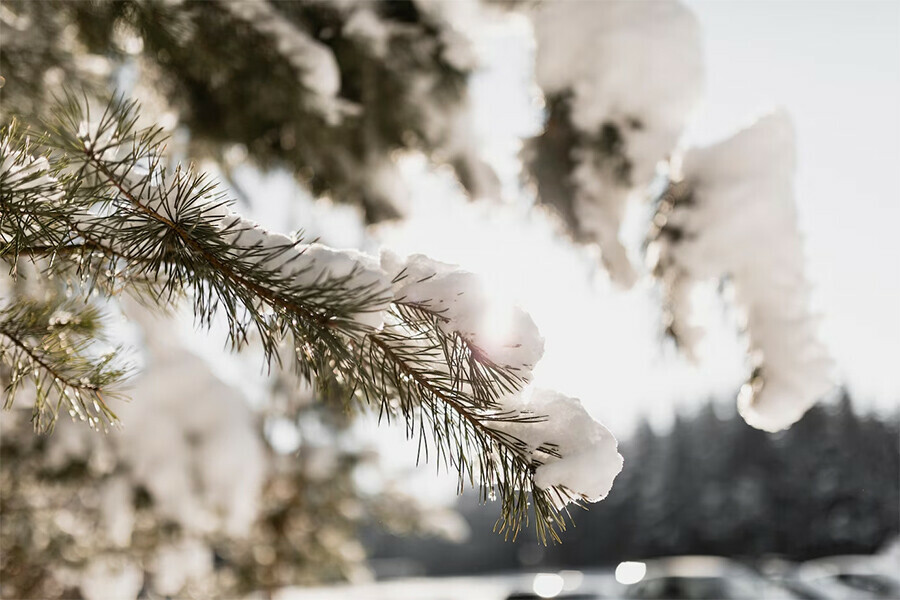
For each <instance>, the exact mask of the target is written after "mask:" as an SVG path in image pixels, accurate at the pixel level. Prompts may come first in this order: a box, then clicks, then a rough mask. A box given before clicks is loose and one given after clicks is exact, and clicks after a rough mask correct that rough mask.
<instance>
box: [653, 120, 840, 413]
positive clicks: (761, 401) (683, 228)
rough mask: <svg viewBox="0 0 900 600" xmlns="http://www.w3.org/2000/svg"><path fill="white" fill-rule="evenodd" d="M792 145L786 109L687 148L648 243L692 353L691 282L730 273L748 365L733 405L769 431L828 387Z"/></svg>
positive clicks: (675, 327) (675, 331)
mask: <svg viewBox="0 0 900 600" xmlns="http://www.w3.org/2000/svg"><path fill="white" fill-rule="evenodd" d="M794 154H795V151H794V131H793V127H792V124H791V120H790V117H789V116H788V115H787V114H786V113H785V112H783V111H779V112H775V113H772V114H770V115H768V116H765V117H763V118H761V119H760V120H758V121H757V122H756V123H754V124H753V125H752V126H750V127H748V128H746V129H744V130H742V131H740V132H738V133H737V134H735V135H734V136H732V137H731V138H728V139H726V140H724V141H722V142H719V143H717V144H714V145H711V146H707V147H702V148H694V149H691V150H689V151H688V152H686V153H685V155H684V157H683V159H682V160H681V165H680V169H677V170H676V171H675V172H673V173H672V181H671V182H670V184H669V187H668V189H667V190H666V191H665V192H664V193H663V195H662V196H661V198H660V200H659V206H658V210H657V214H656V217H655V218H654V223H655V225H654V228H653V230H652V232H651V236H650V237H651V241H650V243H649V245H648V258H649V260H650V262H651V266H652V267H653V269H654V274H655V275H656V276H657V277H658V278H659V279H660V281H661V282H662V285H663V287H664V289H665V292H666V306H667V309H668V323H667V327H668V328H669V332H670V334H671V335H672V336H673V337H674V338H675V340H676V341H677V342H678V343H679V345H681V346H682V347H684V348H685V349H686V350H687V351H688V352H690V350H691V348H692V347H693V346H694V344H695V343H696V342H697V339H698V337H699V336H700V335H701V334H702V331H700V330H699V329H697V328H696V327H694V326H693V325H692V323H691V305H690V292H691V290H692V288H693V286H694V285H695V284H696V283H698V282H701V281H704V280H710V279H726V280H727V281H728V284H729V285H730V287H731V290H732V292H733V303H734V305H735V306H736V307H737V308H738V309H739V310H740V312H741V320H742V325H743V328H744V330H745V331H746V334H747V338H748V343H749V356H750V360H751V365H750V366H751V368H752V374H751V377H750V379H749V381H748V382H747V383H746V384H744V386H743V387H742V388H741V391H740V395H739V397H738V407H739V409H740V412H741V415H742V416H743V417H744V419H745V420H746V421H747V422H748V423H749V424H750V425H753V426H754V427H758V428H760V429H765V430H767V431H777V430H779V429H784V428H785V427H788V426H790V425H792V424H793V423H794V422H796V421H797V420H799V419H800V417H801V416H803V413H804V412H806V410H807V409H809V407H810V406H812V405H813V403H815V402H816V400H818V399H819V398H821V397H822V396H823V395H824V394H826V393H827V392H828V391H829V389H831V387H832V381H831V378H830V370H831V360H830V359H829V357H828V355H827V352H826V350H825V349H824V347H823V346H822V344H821V342H820V341H819V339H818V335H817V322H816V319H815V318H814V317H813V316H812V315H811V314H810V312H809V299H810V293H809V286H808V284H807V282H806V280H805V277H804V257H803V244H802V239H801V237H800V233H799V232H798V228H797V214H796V208H795V206H794V168H795V156H794Z"/></svg>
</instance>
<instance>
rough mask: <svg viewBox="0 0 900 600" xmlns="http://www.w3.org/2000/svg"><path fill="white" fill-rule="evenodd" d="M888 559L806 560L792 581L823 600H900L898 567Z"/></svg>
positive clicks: (852, 557) (884, 557)
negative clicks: (898, 599)
mask: <svg viewBox="0 0 900 600" xmlns="http://www.w3.org/2000/svg"><path fill="white" fill-rule="evenodd" d="M890 563H891V559H890V558H889V557H887V556H882V557H877V556H866V555H845V556H831V557H827V558H818V559H815V560H811V561H807V562H805V563H803V564H802V565H800V567H798V568H797V570H796V571H795V573H794V575H793V577H792V580H793V582H794V584H795V585H796V586H797V587H798V588H802V589H804V590H807V591H808V592H810V594H811V595H815V597H816V598H820V599H822V600H831V599H840V600H856V599H859V600H870V599H877V598H883V599H887V598H890V599H892V600H896V599H897V598H900V579H898V577H897V575H896V572H897V564H890Z"/></svg>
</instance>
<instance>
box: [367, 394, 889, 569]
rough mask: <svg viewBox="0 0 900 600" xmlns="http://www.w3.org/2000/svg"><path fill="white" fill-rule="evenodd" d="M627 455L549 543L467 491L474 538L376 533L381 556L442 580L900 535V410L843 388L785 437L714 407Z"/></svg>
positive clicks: (847, 548)
mask: <svg viewBox="0 0 900 600" xmlns="http://www.w3.org/2000/svg"><path fill="white" fill-rule="evenodd" d="M621 452H622V455H623V456H624V457H625V470H624V471H623V472H622V473H621V474H620V475H619V477H618V479H617V480H616V483H615V486H614V487H613V490H612V492H611V493H610V495H609V497H608V498H607V499H606V500H604V501H603V502H601V503H599V504H596V505H592V506H591V507H590V510H589V511H582V510H580V509H578V508H574V509H573V510H572V515H573V518H574V521H575V526H574V527H569V528H568V529H567V531H566V532H565V534H564V536H563V544H561V545H557V546H551V547H547V548H544V547H541V546H538V545H537V543H536V542H535V540H534V537H533V535H528V533H527V532H526V534H524V535H523V536H520V539H519V540H517V541H516V542H515V543H512V542H504V541H503V538H502V536H498V535H496V534H492V533H491V527H490V523H491V521H492V520H493V519H494V518H495V517H496V513H497V511H496V510H493V509H492V507H491V506H487V507H484V506H479V505H478V503H477V499H476V498H474V497H471V496H464V497H463V498H462V499H461V500H460V506H459V509H460V510H461V511H462V513H463V515H464V516H465V517H466V519H467V520H468V521H469V524H470V526H471V530H472V535H473V536H474V539H471V538H470V539H469V541H468V543H466V544H464V545H461V546H457V545H454V544H451V543H448V542H442V541H438V540H427V539H404V538H395V537H391V536H386V535H384V534H376V533H373V534H372V535H370V536H369V547H370V549H371V551H372V553H373V559H375V561H376V562H375V564H376V566H377V565H378V564H379V560H378V559H390V558H394V559H399V560H398V561H397V562H398V563H401V564H402V563H406V564H407V567H406V570H407V572H412V573H414V572H418V573H428V574H434V575H440V574H453V573H476V572H489V571H499V570H509V569H518V568H535V567H538V566H558V567H576V566H577V567H591V566H597V567H600V566H605V565H610V564H614V563H616V562H618V561H621V560H626V559H635V558H650V557H657V556H667V555H677V554H715V555H721V556H731V557H738V558H741V557H745V558H756V557H760V556H763V555H770V556H771V555H777V556H780V557H783V558H786V559H790V560H798V561H800V560H806V559H810V558H815V557H820V556H828V555H835V554H855V553H871V552H874V551H876V550H878V549H879V548H880V547H881V546H882V545H883V544H885V543H886V542H888V541H889V540H891V539H892V538H894V537H896V536H897V535H898V533H900V415H898V414H897V413H894V414H893V415H891V416H890V417H888V418H884V417H882V418H877V417H875V416H871V415H864V416H863V415H859V414H858V413H857V412H855V411H854V410H853V407H852V402H851V400H850V397H849V396H848V395H847V394H846V393H845V394H843V395H842V397H841V398H840V399H839V400H838V401H837V402H836V403H830V404H824V405H820V406H817V407H815V408H813V409H812V410H810V411H809V412H808V413H807V414H806V416H805V417H804V418H803V419H802V420H801V421H800V422H799V423H797V424H796V425H794V426H793V427H792V428H790V429H789V430H787V431H785V432H781V433H778V434H768V433H764V432H762V431H759V430H756V429H753V428H751V427H749V426H747V425H746V424H745V423H744V421H743V420H742V419H741V418H740V417H739V416H738V415H737V414H736V412H735V411H734V410H733V409H730V410H729V409H724V408H723V407H722V406H721V405H719V404H716V405H713V404H712V403H709V404H707V405H705V406H704V407H703V408H701V409H700V410H699V411H693V412H691V413H690V414H679V415H678V416H677V417H676V419H675V422H674V424H673V426H672V427H671V428H670V429H669V430H668V431H666V432H665V433H663V434H657V433H655V432H654V431H653V430H652V429H651V428H650V426H649V425H647V424H646V423H644V424H642V425H640V426H639V427H638V429H637V430H636V432H635V434H634V435H633V436H632V437H631V438H630V439H629V440H627V441H625V442H624V443H622V444H621ZM389 563H390V561H385V563H383V564H389Z"/></svg>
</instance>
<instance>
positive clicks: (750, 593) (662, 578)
mask: <svg viewBox="0 0 900 600" xmlns="http://www.w3.org/2000/svg"><path fill="white" fill-rule="evenodd" d="M624 564H627V565H635V566H638V565H644V567H643V568H636V567H630V568H629V569H628V572H627V573H625V572H622V576H620V577H617V579H618V580H619V582H620V587H619V589H618V590H616V591H615V592H614V595H615V597H618V598H629V599H640V600H654V599H659V600H662V599H665V600H695V599H711V600H732V599H734V600H758V599H759V598H766V599H767V600H769V599H771V600H775V599H793V598H797V597H798V596H796V595H795V594H793V593H791V592H790V591H789V590H787V589H785V588H783V587H781V586H778V585H776V584H774V583H771V582H768V581H766V580H765V579H763V578H762V577H760V576H759V575H758V574H756V573H755V572H754V571H752V570H750V569H749V568H747V567H745V566H743V565H741V564H740V563H737V562H735V561H732V560H730V559H727V558H722V557H718V556H676V557H670V558H660V559H654V560H647V561H639V562H629V563H623V565H624ZM619 572H620V570H618V569H617V574H619ZM635 573H636V574H637V575H639V576H640V577H639V578H638V577H636V576H635Z"/></svg>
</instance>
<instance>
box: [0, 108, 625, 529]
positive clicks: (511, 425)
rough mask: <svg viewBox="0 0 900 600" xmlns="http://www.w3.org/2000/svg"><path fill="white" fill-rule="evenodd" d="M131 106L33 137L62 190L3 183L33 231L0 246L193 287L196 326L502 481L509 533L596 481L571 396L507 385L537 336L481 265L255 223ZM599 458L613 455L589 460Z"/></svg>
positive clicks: (597, 494) (109, 283)
mask: <svg viewBox="0 0 900 600" xmlns="http://www.w3.org/2000/svg"><path fill="white" fill-rule="evenodd" d="M137 112H138V108H137V105H136V104H135V103H131V102H123V101H114V102H112V103H110V104H109V105H108V106H107V107H106V108H105V109H104V110H102V111H101V112H100V115H99V117H98V118H92V117H91V111H90V110H89V107H88V106H85V105H84V104H83V103H82V102H81V101H80V100H78V99H76V98H72V97H69V98H68V99H67V101H66V102H65V103H64V104H63V105H61V106H60V108H59V110H58V111H57V115H58V119H59V121H58V122H55V123H52V124H48V125H47V129H48V131H49V132H50V133H49V134H47V135H44V136H39V138H38V139H39V142H38V146H39V147H40V148H41V149H42V150H43V151H44V153H45V154H46V157H47V158H46V162H47V165H48V169H47V173H48V176H47V177H46V178H45V179H46V181H44V179H40V181H42V182H45V183H48V182H49V183H51V184H52V185H53V186H56V187H58V188H59V189H60V190H63V192H64V193H63V194H62V196H59V197H58V199H56V200H54V201H52V202H48V201H37V202H35V201H34V199H35V197H34V193H33V190H32V189H31V188H25V189H20V188H22V186H21V185H17V186H7V185H4V187H3V189H2V190H0V196H2V198H3V203H4V215H6V214H15V215H24V217H23V218H17V219H16V220H15V221H14V222H11V223H9V222H7V221H4V227H5V228H8V229H10V234H9V238H10V239H17V240H21V238H23V236H22V235H21V234H20V233H17V232H16V227H17V224H18V223H22V222H27V223H29V224H30V225H29V228H30V229H29V231H31V232H32V233H33V235H31V236H24V237H25V238H26V242H27V243H21V242H17V243H15V244H13V243H7V242H6V238H7V235H6V233H4V245H3V252H2V256H0V258H2V259H3V260H4V261H6V262H8V263H9V264H10V265H11V266H14V265H16V264H17V263H18V262H20V261H21V260H23V259H27V260H30V261H32V262H33V263H34V265H35V267H36V268H38V269H40V270H41V271H42V273H43V274H44V275H46V276H48V277H50V278H59V279H60V280H65V281H70V282H73V284H74V286H75V289H76V291H81V292H84V293H85V295H89V292H90V290H91V289H94V288H97V289H99V290H100V291H102V292H103V293H104V294H106V295H107V296H114V295H116V294H118V293H120V292H121V291H122V290H126V291H129V292H131V293H132V294H133V295H135V296H136V297H137V298H138V299H139V300H141V301H142V302H143V303H145V304H149V305H151V306H155V307H156V308H157V309H161V310H165V309H166V308H167V307H168V306H169V305H171V304H172V303H173V302H175V301H176V300H177V299H178V298H180V297H187V298H188V299H189V300H190V301H192V302H193V308H194V315H195V319H196V321H197V322H198V323H199V324H200V325H203V326H209V325H210V324H211V323H212V320H213V319H214V318H215V316H216V315H217V314H224V316H225V321H226V323H227V326H228V333H229V341H230V344H231V346H232V348H233V349H236V350H238V349H241V348H242V347H244V346H246V345H247V344H248V343H250V342H251V341H254V340H255V341H256V342H258V343H259V344H260V345H261V347H262V349H263V350H264V353H265V357H266V360H267V362H268V364H269V365H270V366H278V365H279V364H280V363H281V361H282V357H283V355H284V353H283V352H282V350H283V349H284V348H285V347H287V348H290V349H292V350H293V352H292V354H293V356H292V357H291V358H290V359H289V360H290V361H291V362H292V366H293V367H294V369H295V370H296V371H297V372H298V373H299V374H300V375H302V376H303V377H304V378H306V379H307V380H310V381H312V380H314V381H316V382H317V384H319V385H321V386H322V387H323V389H333V388H338V389H341V390H343V393H344V396H345V397H347V398H351V397H352V398H355V399H356V400H358V401H360V402H361V403H364V404H367V405H369V406H372V407H374V408H376V409H377V410H378V411H379V412H380V414H381V415H382V416H384V417H386V418H388V419H394V418H397V419H400V420H401V421H402V422H404V423H405V425H406V428H407V432H408V434H409V435H410V436H417V437H418V439H419V448H420V458H425V459H426V460H429V459H431V460H433V461H436V462H437V463H438V465H441V464H443V465H444V466H445V467H448V468H453V469H455V470H457V471H458V472H459V477H460V487H461V488H462V486H463V484H464V482H465V480H468V481H469V482H470V484H472V485H478V486H481V488H482V493H483V497H485V498H486V497H487V496H488V495H489V493H492V491H493V490H498V491H499V492H500V495H501V497H502V500H503V516H502V519H501V521H502V523H501V525H500V529H501V530H503V531H505V532H506V533H508V534H511V535H513V536H515V535H516V534H517V533H518V532H519V530H520V529H521V527H522V525H523V524H524V523H526V522H527V521H528V520H529V514H530V513H531V512H533V513H534V518H535V526H536V530H537V533H538V536H539V537H540V539H542V540H546V538H547V537H551V538H553V539H558V532H557V530H558V529H564V528H565V521H564V518H563V515H562V514H561V512H560V510H561V509H562V508H563V507H564V506H565V503H566V501H568V500H573V501H579V500H596V499H599V498H601V497H603V496H604V495H605V494H606V492H607V491H608V489H609V485H611V483H612V478H613V477H615V474H616V473H618V469H619V467H620V463H621V457H619V456H618V454H617V453H616V449H615V440H614V439H613V438H612V436H610V435H609V433H608V432H607V431H606V430H605V429H603V427H602V426H600V425H599V424H596V423H594V421H593V420H592V419H590V418H589V417H587V415H586V413H584V412H583V409H580V407H579V406H577V404H578V403H577V401H573V400H568V399H566V400H565V401H562V400H559V401H554V402H539V401H533V402H532V404H531V405H530V406H528V407H521V406H519V405H517V404H515V403H512V404H511V403H510V401H509V398H515V397H516V395H517V394H520V393H522V391H523V389H524V388H525V387H526V385H527V384H528V383H529V382H530V380H531V372H532V369H533V367H534V365H535V363H536V362H537V361H538V360H539V359H540V357H541V355H542V353H543V339H542V338H541V336H540V334H539V332H538V330H537V327H536V326H535V325H534V323H533V321H532V320H531V318H530V317H529V316H528V315H527V314H526V313H524V312H523V311H521V310H518V309H515V308H512V307H495V306H493V305H492V303H491V302H490V301H489V298H488V297H487V295H486V294H485V292H484V289H483V287H482V285H481V283H480V282H479V280H478V278H477V277H476V276H474V275H473V274H471V273H467V272H464V271H462V270H460V269H457V268H455V267H452V266H450V265H444V264H441V263H437V262H435V261H431V260H430V259H427V258H426V257H422V256H413V257H410V258H408V259H401V258H399V257H396V256H394V255H392V254H389V253H386V254H385V255H383V256H382V258H381V260H378V259H376V258H374V257H370V256H366V255H363V254H360V253H358V252H355V251H347V250H335V249H332V248H328V247H326V246H322V245H320V244H315V243H313V244H307V243H304V242H303V241H302V240H301V239H299V238H289V237H287V236H284V235H281V234H278V233H273V232H269V231H266V230H265V229H263V228H261V227H259V226H258V225H256V224H255V223H253V222H252V221H249V220H247V219H245V218H244V217H242V216H240V215H238V214H236V213H234V212H232V211H231V209H230V208H229V202H228V201H226V199H225V198H223V197H222V196H221V195H220V194H219V193H218V192H217V190H216V186H215V183H214V182H212V181H210V180H209V179H208V178H207V177H206V176H205V175H204V174H202V173H197V172H195V171H193V170H192V169H191V168H190V167H188V168H182V167H176V168H175V169H174V170H171V169H169V168H167V167H166V166H165V160H164V153H163V143H164V141H165V138H164V136H163V134H162V132H161V130H160V129H159V128H156V127H151V128H147V129H139V128H138V127H137V125H136V123H137ZM4 135H7V132H4ZM8 135H10V136H18V137H15V140H14V141H15V144H13V145H12V146H10V145H9V144H7V145H4V148H6V147H19V148H21V147H22V146H23V144H24V142H22V141H21V140H22V139H24V138H23V136H24V134H22V133H21V132H20V133H18V134H17V133H15V132H9V133H8ZM7 158H8V157H7V156H5V155H4V156H2V157H0V159H2V161H3V164H6V163H7V162H8V161H7ZM16 160H18V159H16ZM20 162H21V161H20ZM42 164H43V163H42ZM39 176H40V177H44V175H40V174H39ZM35 177H38V176H37V175H36V176H35ZM7 180H12V181H13V182H15V181H18V180H17V179H14V178H13V179H10V178H9V177H6V178H5V179H3V181H7ZM45 205H50V206H51V208H52V209H53V210H47V209H46V207H45ZM4 231H5V230H4ZM44 232H46V233H47V235H46V236H45V238H46V239H41V235H42V233H44ZM78 282H81V284H80V286H79V284H78ZM138 286H140V287H138ZM0 333H5V331H0ZM0 357H2V358H6V355H5V354H4V355H2V356H0ZM68 359H69V357H68V356H67V355H60V356H56V357H55V360H56V362H58V363H59V364H60V365H63V366H64V365H65V364H66V362H67V360H68ZM39 366H42V367H46V369H45V370H47V371H48V372H51V373H52V369H55V368H56V367H55V366H54V365H53V364H49V363H48V364H47V365H39ZM14 391H15V389H14V388H13V392H14ZM99 391H100V390H99V388H98V393H99ZM46 396H47V395H46V394H45V398H44V399H46ZM66 397H67V394H66V392H65V390H62V391H61V393H60V394H59V398H60V401H61V402H62V401H64V398H66ZM535 397H536V398H543V397H544V396H541V395H539V394H536V395H535ZM11 401H12V395H9V396H8V402H11ZM565 406H569V407H571V408H572V410H573V411H575V414H577V416H578V419H579V421H580V425H581V427H582V428H583V429H584V434H585V435H584V436H583V439H581V437H582V436H578V437H577V438H573V439H571V440H569V441H568V442H566V443H564V441H563V440H561V439H558V438H559V435H558V434H559V430H558V429H554V428H553V427H552V426H551V424H552V422H553V419H556V418H564V419H571V418H572V417H571V416H566V411H565V410H563V409H562V408H560V407H565ZM545 407H546V408H547V410H548V414H547V415H544V414H540V410H542V409H543V408H545ZM576 409H578V410H576ZM579 410H580V412H579ZM550 412H552V414H549V413H550ZM548 418H549V419H548ZM566 422H569V421H566ZM503 426H506V427H507V428H506V429H503ZM519 435H523V436H525V437H526V438H527V441H526V440H523V439H520V437H519ZM543 437H548V438H553V439H545V440H541V438H543ZM576 440H577V441H576ZM600 441H602V443H600ZM544 442H546V443H547V444H550V446H546V447H545V446H543V445H542V444H543V443H544ZM538 446H541V448H542V450H541V451H540V452H538V450H537V448H538ZM551 446H552V447H551ZM582 446H584V447H582ZM585 448H586V449H585ZM579 457H580V458H579ZM586 459H587V460H586ZM601 459H603V460H607V461H609V464H610V465H613V466H614V467H615V468H610V469H602V470H600V471H599V472H597V473H591V472H590V470H589V469H587V468H586V467H587V466H588V463H590V462H595V461H596V460H601ZM616 461H618V462H616ZM545 465H546V466H545ZM551 465H552V466H551ZM563 465H574V467H571V468H570V467H569V466H563ZM616 465H618V466H616ZM573 469H574V470H573ZM559 470H562V472H557V473H554V471H559ZM573 473H580V475H578V476H576V475H573ZM581 476H584V477H586V479H584V481H581ZM598 477H599V479H600V483H598V479H597V478H598Z"/></svg>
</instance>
